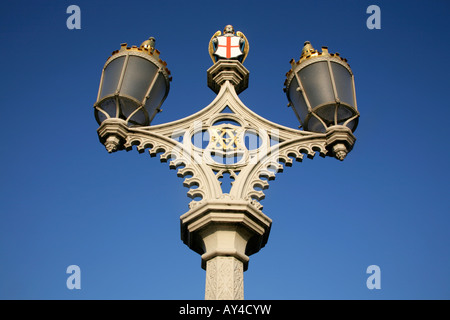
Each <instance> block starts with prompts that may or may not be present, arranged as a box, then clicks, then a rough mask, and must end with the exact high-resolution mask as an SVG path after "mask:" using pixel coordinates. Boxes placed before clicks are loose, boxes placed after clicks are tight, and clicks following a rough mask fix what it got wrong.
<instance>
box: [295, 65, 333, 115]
mask: <svg viewBox="0 0 450 320" xmlns="http://www.w3.org/2000/svg"><path fill="white" fill-rule="evenodd" d="M299 76H300V81H301V82H302V86H303V89H304V90H305V92H306V96H307V97H308V100H309V103H310V104H311V108H313V109H314V107H316V106H318V105H321V104H325V103H334V102H335V97H334V92H333V86H332V83H331V78H330V72H329V70H328V64H327V62H326V61H319V62H315V63H312V64H310V65H309V66H306V67H304V68H303V69H301V70H300V71H299Z"/></svg>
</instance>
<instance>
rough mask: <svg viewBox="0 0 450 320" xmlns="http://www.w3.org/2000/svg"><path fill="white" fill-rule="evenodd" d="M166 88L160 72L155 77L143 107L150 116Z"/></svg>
mask: <svg viewBox="0 0 450 320" xmlns="http://www.w3.org/2000/svg"><path fill="white" fill-rule="evenodd" d="M166 90H167V86H166V80H165V78H164V76H163V75H162V74H161V73H160V74H159V75H158V78H157V79H156V82H155V84H154V85H153V88H152V90H151V91H150V94H149V98H148V99H147V102H146V103H145V109H146V110H147V112H148V114H149V115H150V116H152V115H153V113H154V112H155V110H156V108H158V107H159V105H160V103H161V101H162V99H163V98H164V96H165V94H166Z"/></svg>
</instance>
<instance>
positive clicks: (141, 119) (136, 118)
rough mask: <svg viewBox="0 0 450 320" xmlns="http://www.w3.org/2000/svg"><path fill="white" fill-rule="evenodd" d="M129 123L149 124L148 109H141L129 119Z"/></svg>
mask: <svg viewBox="0 0 450 320" xmlns="http://www.w3.org/2000/svg"><path fill="white" fill-rule="evenodd" d="M128 124H129V125H141V126H142V125H147V124H148V117H147V115H146V111H145V110H144V109H143V108H141V109H139V110H138V111H137V112H136V113H135V114H133V116H132V117H131V118H130V120H128Z"/></svg>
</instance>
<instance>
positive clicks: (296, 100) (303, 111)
mask: <svg viewBox="0 0 450 320" xmlns="http://www.w3.org/2000/svg"><path fill="white" fill-rule="evenodd" d="M298 87H299V86H298V81H297V78H295V77H294V78H293V79H292V81H291V83H290V85H289V99H290V101H291V103H292V106H293V107H294V108H295V111H297V114H298V115H299V117H300V119H302V121H305V119H306V116H307V115H308V106H307V105H306V102H305V98H304V97H303V94H302V93H301V92H300V91H297V89H298Z"/></svg>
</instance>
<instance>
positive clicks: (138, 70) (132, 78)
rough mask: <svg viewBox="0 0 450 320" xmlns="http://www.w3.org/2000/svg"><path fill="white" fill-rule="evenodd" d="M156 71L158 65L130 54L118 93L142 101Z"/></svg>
mask: <svg viewBox="0 0 450 320" xmlns="http://www.w3.org/2000/svg"><path fill="white" fill-rule="evenodd" d="M157 72H158V67H156V66H155V65H154V64H153V63H152V62H150V61H149V60H147V59H144V58H141V57H137V56H132V55H130V57H129V59H128V64H127V67H126V70H125V75H124V78H123V82H122V87H121V88H120V94H125V95H128V96H130V97H133V98H135V99H136V100H139V101H142V100H143V99H144V97H145V94H146V93H147V90H148V88H149V87H150V84H151V83H152V81H153V78H154V77H155V74H156V73H157Z"/></svg>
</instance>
